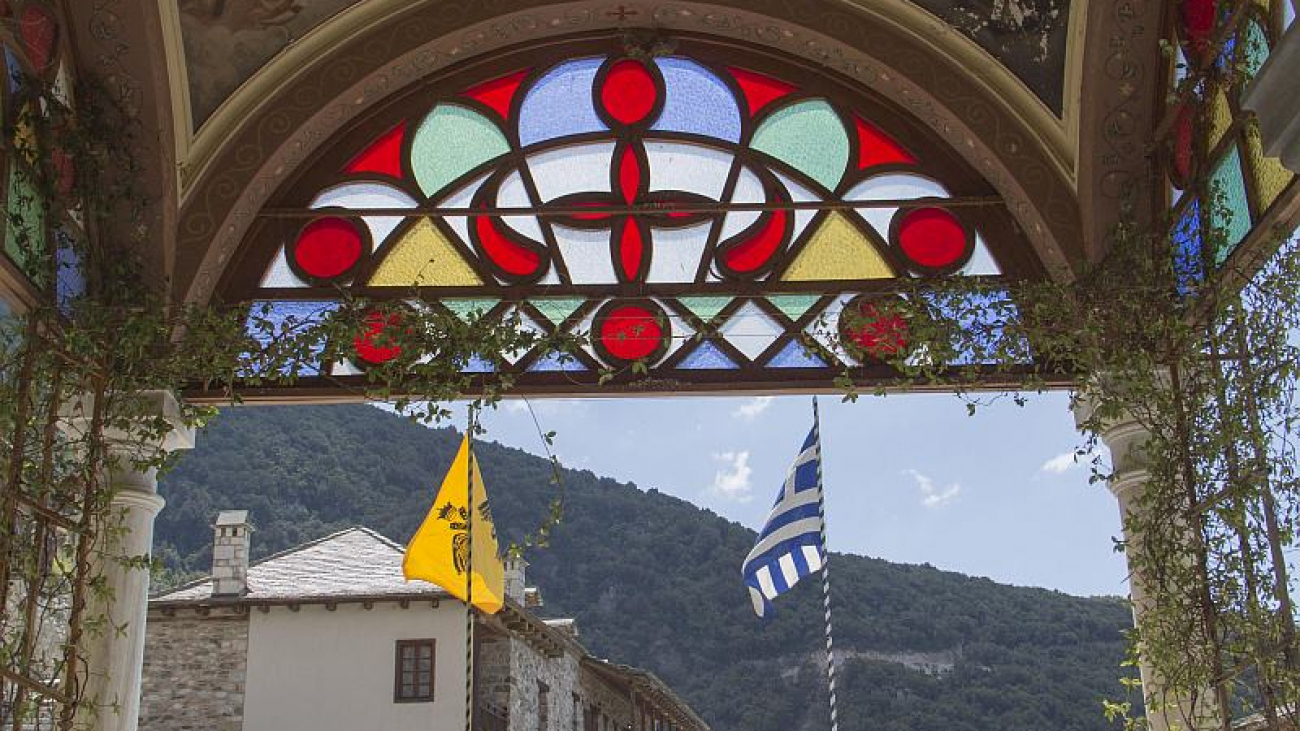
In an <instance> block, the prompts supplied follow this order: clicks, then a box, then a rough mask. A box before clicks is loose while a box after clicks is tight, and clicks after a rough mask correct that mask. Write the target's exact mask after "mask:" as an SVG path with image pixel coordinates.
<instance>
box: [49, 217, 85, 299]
mask: <svg viewBox="0 0 1300 731" xmlns="http://www.w3.org/2000/svg"><path fill="white" fill-rule="evenodd" d="M54 237H55V240H57V241H58V250H57V251H56V252H55V264H56V266H57V270H56V271H55V276H54V293H55V298H56V299H57V301H58V303H59V309H60V310H62V311H63V314H65V315H66V314H68V313H69V311H70V310H71V307H72V301H73V300H75V299H77V298H78V297H80V296H81V295H83V294H85V293H86V278H85V276H84V275H83V274H82V271H81V255H80V254H78V253H77V250H76V248H75V247H76V242H75V241H74V240H73V239H72V237H71V236H69V235H68V234H67V232H66V231H63V230H61V229H60V230H57V231H55V232H54Z"/></svg>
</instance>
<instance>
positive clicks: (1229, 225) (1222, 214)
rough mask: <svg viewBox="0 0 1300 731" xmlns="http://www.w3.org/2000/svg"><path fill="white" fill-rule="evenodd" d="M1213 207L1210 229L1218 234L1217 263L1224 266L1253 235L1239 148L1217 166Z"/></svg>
mask: <svg viewBox="0 0 1300 731" xmlns="http://www.w3.org/2000/svg"><path fill="white" fill-rule="evenodd" d="M1210 191H1211V193H1212V195H1213V196H1214V205H1213V206H1211V208H1210V226H1212V227H1213V230H1214V232H1215V237H1214V239H1213V240H1214V241H1215V242H1216V244H1217V248H1216V251H1215V254H1214V263H1215V264H1223V262H1224V261H1226V260H1227V259H1228V255H1229V254H1231V253H1232V252H1233V250H1234V249H1236V248H1237V244H1240V243H1241V240H1242V239H1243V238H1245V237H1246V234H1248V233H1250V207H1249V204H1248V202H1247V198H1246V181H1245V179H1244V178H1243V177H1242V172H1241V156H1240V155H1239V154H1238V153H1237V148H1236V146H1233V147H1230V148H1228V152H1227V154H1225V155H1224V156H1223V159H1222V160H1220V161H1219V162H1218V164H1217V165H1215V166H1214V174H1213V175H1212V176H1211V177H1210Z"/></svg>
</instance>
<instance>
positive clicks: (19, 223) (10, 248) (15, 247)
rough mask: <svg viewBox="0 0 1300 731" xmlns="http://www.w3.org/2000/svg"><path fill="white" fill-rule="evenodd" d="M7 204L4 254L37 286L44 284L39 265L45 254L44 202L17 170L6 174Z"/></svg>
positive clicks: (13, 168) (11, 170)
mask: <svg viewBox="0 0 1300 731" xmlns="http://www.w3.org/2000/svg"><path fill="white" fill-rule="evenodd" d="M6 201H7V202H6V209H7V210H6V211H5V215H6V216H7V219H6V221H5V253H6V254H8V255H9V258H10V259H13V261H14V263H15V264H17V265H18V267H19V268H20V269H22V270H23V271H24V272H25V273H26V274H27V276H28V277H30V278H31V279H32V281H33V282H36V283H38V284H39V283H40V282H41V281H42V280H43V277H42V276H41V274H42V272H41V271H40V262H41V261H42V260H43V259H44V257H43V256H42V253H43V252H44V251H45V202H44V201H43V200H41V198H40V194H39V193H38V192H37V191H36V188H35V187H34V186H33V185H32V183H31V180H30V179H29V178H28V177H27V175H26V174H24V173H23V172H22V171H20V170H19V169H18V168H17V166H14V167H12V168H10V170H9V195H8V198H7V199H6Z"/></svg>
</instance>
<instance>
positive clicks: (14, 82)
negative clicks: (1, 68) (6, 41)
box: [5, 46, 23, 93]
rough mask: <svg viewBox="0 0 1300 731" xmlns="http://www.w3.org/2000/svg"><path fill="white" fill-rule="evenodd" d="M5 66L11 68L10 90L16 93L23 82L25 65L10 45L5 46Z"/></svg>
mask: <svg viewBox="0 0 1300 731" xmlns="http://www.w3.org/2000/svg"><path fill="white" fill-rule="evenodd" d="M5 68H7V69H9V92H10V93H16V92H17V91H18V89H19V88H20V87H21V86H22V84H23V67H22V66H21V65H20V64H19V63H18V57H17V56H14V52H13V51H11V50H9V47H8V46H5Z"/></svg>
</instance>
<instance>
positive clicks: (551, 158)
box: [528, 142, 614, 203]
mask: <svg viewBox="0 0 1300 731" xmlns="http://www.w3.org/2000/svg"><path fill="white" fill-rule="evenodd" d="M613 157H614V143H613V142H595V143H592V144H587V145H572V146H568V147H561V148H558V149H555V150H549V151H547V152H543V153H539V154H536V155H529V156H528V170H529V172H531V173H532V175H533V184H534V185H536V186H537V194H538V195H539V196H541V198H542V202H543V203H546V202H548V201H552V200H555V199H556V198H559V197H560V196H563V195H569V194H571V193H590V192H592V191H598V192H606V193H608V192H609V189H610V188H609V166H610V161H611V160H612V159H613Z"/></svg>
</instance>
